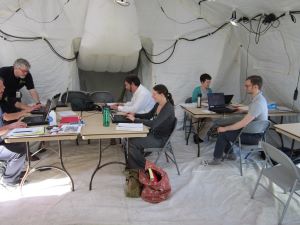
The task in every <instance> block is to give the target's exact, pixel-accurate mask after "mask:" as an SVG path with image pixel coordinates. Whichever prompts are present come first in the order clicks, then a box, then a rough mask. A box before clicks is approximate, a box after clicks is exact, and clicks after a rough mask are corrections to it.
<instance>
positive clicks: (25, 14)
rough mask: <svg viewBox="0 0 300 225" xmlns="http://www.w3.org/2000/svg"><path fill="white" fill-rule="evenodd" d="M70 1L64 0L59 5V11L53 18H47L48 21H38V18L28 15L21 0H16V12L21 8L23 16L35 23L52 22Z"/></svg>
mask: <svg viewBox="0 0 300 225" xmlns="http://www.w3.org/2000/svg"><path fill="white" fill-rule="evenodd" d="M70 1H71V0H66V2H65V3H64V4H63V6H62V7H61V9H60V11H59V13H58V14H57V15H56V16H55V17H53V19H50V20H48V21H40V20H37V19H34V18H32V17H30V16H28V15H27V13H26V11H25V10H24V9H23V8H22V3H21V2H22V0H18V3H19V6H20V8H19V9H17V10H16V13H17V12H18V11H20V10H21V11H22V12H23V14H24V16H25V17H26V18H27V19H30V20H32V21H34V22H36V23H52V22H54V21H55V20H57V19H58V18H59V16H60V15H61V14H62V12H63V10H64V7H65V6H66V5H67V4H68V3H69V2H70Z"/></svg>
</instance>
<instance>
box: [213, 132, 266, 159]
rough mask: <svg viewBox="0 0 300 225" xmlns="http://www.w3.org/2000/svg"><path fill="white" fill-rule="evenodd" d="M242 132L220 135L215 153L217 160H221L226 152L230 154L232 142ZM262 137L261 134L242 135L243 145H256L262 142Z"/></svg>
mask: <svg viewBox="0 0 300 225" xmlns="http://www.w3.org/2000/svg"><path fill="white" fill-rule="evenodd" d="M240 132H241V129H240V130H232V131H226V132H222V133H219V136H218V139H217V142H216V146H215V151H214V158H215V159H221V158H222V157H223V154H224V152H225V153H228V151H229V150H230V148H231V142H233V141H235V140H236V138H237V136H238V135H239V133H240ZM261 137H262V136H261V134H242V135H241V143H242V144H246V145H256V144H258V142H259V141H260V139H261Z"/></svg>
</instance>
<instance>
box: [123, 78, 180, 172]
mask: <svg viewBox="0 0 300 225" xmlns="http://www.w3.org/2000/svg"><path fill="white" fill-rule="evenodd" d="M152 97H153V98H154V100H155V102H156V104H155V105H154V107H153V108H152V109H151V110H150V112H148V113H145V114H133V113H129V114H128V115H127V117H128V118H129V119H130V120H132V121H133V122H135V123H143V124H144V125H146V126H148V127H149V128H150V131H149V134H148V135H147V137H143V138H131V139H129V152H128V162H127V163H128V164H127V168H129V169H142V168H144V167H145V162H146V160H145V157H144V149H145V148H160V147H162V146H163V145H164V144H165V142H166V141H167V139H168V137H169V136H170V134H171V133H172V130H173V126H174V121H175V112H174V101H173V98H172V95H171V93H169V91H168V89H167V87H166V86H165V85H163V84H158V85H155V86H154V87H153V91H152Z"/></svg>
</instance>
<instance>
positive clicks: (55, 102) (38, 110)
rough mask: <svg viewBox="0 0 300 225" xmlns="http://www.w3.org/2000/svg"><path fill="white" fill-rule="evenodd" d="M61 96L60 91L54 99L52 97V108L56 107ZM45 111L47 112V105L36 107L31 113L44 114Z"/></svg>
mask: <svg viewBox="0 0 300 225" xmlns="http://www.w3.org/2000/svg"><path fill="white" fill-rule="evenodd" d="M59 97H60V93H58V94H56V95H54V96H53V97H52V99H51V110H52V109H55V108H56V106H57V103H58V100H59ZM47 102H48V101H47ZM45 112H46V113H47V109H46V106H44V107H41V108H39V109H36V110H33V111H31V112H30V113H31V114H42V115H43V114H44V113H45Z"/></svg>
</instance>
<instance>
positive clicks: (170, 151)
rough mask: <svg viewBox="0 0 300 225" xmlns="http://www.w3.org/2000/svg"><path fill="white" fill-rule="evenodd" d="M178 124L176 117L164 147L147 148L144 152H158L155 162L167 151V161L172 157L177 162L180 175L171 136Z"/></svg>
mask: <svg viewBox="0 0 300 225" xmlns="http://www.w3.org/2000/svg"><path fill="white" fill-rule="evenodd" d="M176 125H177V118H175V120H174V123H173V129H172V132H171V134H170V136H169V138H168V140H167V141H166V143H165V144H164V146H163V147H162V148H145V149H144V152H145V153H146V152H156V153H157V157H156V160H155V162H154V163H155V164H156V163H157V161H158V160H159V158H160V156H161V154H162V153H165V156H166V160H167V162H169V159H170V160H171V161H172V162H173V163H174V164H175V166H176V169H177V173H178V175H180V172H179V168H178V165H177V162H176V158H175V155H174V152H173V148H172V145H171V138H172V136H173V135H174V133H175V129H176Z"/></svg>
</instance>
